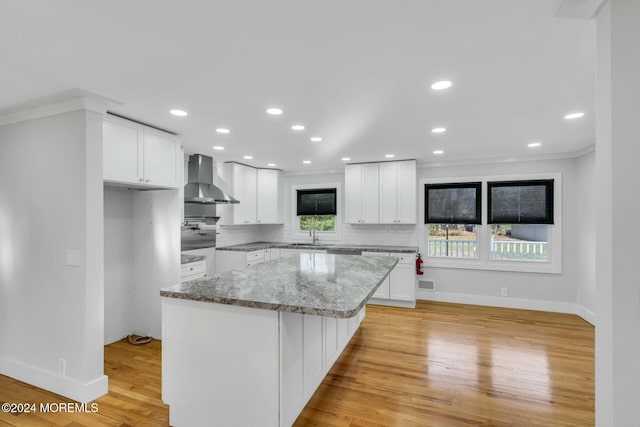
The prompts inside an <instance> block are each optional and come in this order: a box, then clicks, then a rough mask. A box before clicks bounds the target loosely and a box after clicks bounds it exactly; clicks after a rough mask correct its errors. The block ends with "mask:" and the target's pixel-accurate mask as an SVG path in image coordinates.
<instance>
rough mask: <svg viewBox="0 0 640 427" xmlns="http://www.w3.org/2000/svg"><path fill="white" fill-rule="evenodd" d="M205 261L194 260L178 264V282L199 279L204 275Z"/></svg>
mask: <svg viewBox="0 0 640 427" xmlns="http://www.w3.org/2000/svg"><path fill="white" fill-rule="evenodd" d="M205 272H206V261H204V260H203V261H195V262H189V263H186V264H182V265H181V266H180V283H184V282H188V281H189V280H195V279H201V278H203V277H204V276H205Z"/></svg>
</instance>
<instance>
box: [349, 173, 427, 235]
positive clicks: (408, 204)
mask: <svg viewBox="0 0 640 427" xmlns="http://www.w3.org/2000/svg"><path fill="white" fill-rule="evenodd" d="M344 173H345V175H344V181H345V185H344V186H345V222H346V223H348V224H415V223H416V198H417V192H416V188H417V184H416V161H415V160H403V161H399V162H382V163H361V164H354V165H347V166H346V167H345V171H344Z"/></svg>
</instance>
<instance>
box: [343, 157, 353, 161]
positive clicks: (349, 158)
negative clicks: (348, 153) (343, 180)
mask: <svg viewBox="0 0 640 427" xmlns="http://www.w3.org/2000/svg"><path fill="white" fill-rule="evenodd" d="M349 160H351V157H343V158H342V161H343V162H348V161H349Z"/></svg>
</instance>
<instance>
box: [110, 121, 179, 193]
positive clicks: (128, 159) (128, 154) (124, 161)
mask: <svg viewBox="0 0 640 427" xmlns="http://www.w3.org/2000/svg"><path fill="white" fill-rule="evenodd" d="M102 133H103V178H104V180H105V182H108V183H113V184H120V185H128V186H135V187H155V188H177V187H178V161H179V156H178V153H179V151H180V146H179V143H178V141H177V139H176V138H175V136H174V135H171V134H169V133H166V132H162V131H159V130H156V129H153V128H150V127H148V126H144V125H141V124H138V123H135V122H131V121H129V120H125V119H122V118H119V117H115V116H110V115H107V116H106V117H105V118H104V121H103V124H102Z"/></svg>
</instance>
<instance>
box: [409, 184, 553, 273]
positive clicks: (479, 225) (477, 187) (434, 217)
mask: <svg viewBox="0 0 640 427" xmlns="http://www.w3.org/2000/svg"><path fill="white" fill-rule="evenodd" d="M420 184H421V187H420V188H423V189H424V191H421V192H420V198H421V202H420V205H419V206H420V210H421V211H420V215H424V216H423V218H424V225H423V226H422V227H424V228H422V229H421V230H420V233H419V236H420V249H421V252H422V254H423V255H425V258H424V260H425V269H428V268H429V267H438V268H455V269H472V270H476V269H477V270H496V271H518V272H533V273H562V192H561V189H562V175H561V174H560V173H538V174H526V175H525V174H518V175H515V174H514V175H501V176H482V175H480V176H478V175H476V176H463V177H459V178H429V179H421V180H420Z"/></svg>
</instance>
